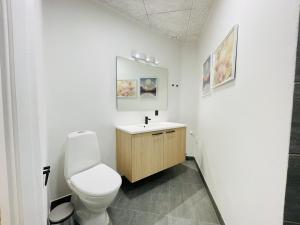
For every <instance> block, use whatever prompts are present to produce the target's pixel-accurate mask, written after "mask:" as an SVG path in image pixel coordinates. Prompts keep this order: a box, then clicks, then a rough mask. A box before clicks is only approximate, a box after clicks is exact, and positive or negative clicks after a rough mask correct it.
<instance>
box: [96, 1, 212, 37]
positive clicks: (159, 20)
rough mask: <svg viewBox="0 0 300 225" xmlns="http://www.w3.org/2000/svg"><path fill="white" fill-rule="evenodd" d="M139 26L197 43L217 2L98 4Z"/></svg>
mask: <svg viewBox="0 0 300 225" xmlns="http://www.w3.org/2000/svg"><path fill="white" fill-rule="evenodd" d="M98 1H99V2H101V3H103V4H105V5H107V6H109V7H111V8H113V9H115V10H117V11H118V12H119V13H121V14H123V15H126V16H129V17H131V18H133V19H135V20H136V21H138V22H139V23H142V24H144V25H146V26H148V27H149V28H151V29H155V30H157V31H159V32H161V33H164V34H166V35H168V36H169V37H171V38H175V39H179V40H194V39H197V38H198V37H199V36H200V35H201V29H202V28H203V25H204V23H205V21H206V20H207V18H208V15H209V13H210V11H211V9H212V6H213V3H214V0H98Z"/></svg>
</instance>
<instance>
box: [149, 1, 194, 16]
mask: <svg viewBox="0 0 300 225" xmlns="http://www.w3.org/2000/svg"><path fill="white" fill-rule="evenodd" d="M144 2H145V6H146V10H147V13H148V14H153V13H162V12H172V11H179V10H186V9H191V8H192V3H193V0H144Z"/></svg>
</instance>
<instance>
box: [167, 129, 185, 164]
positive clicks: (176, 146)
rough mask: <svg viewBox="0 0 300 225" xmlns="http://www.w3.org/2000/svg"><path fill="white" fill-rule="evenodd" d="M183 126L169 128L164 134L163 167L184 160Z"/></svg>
mask: <svg viewBox="0 0 300 225" xmlns="http://www.w3.org/2000/svg"><path fill="white" fill-rule="evenodd" d="M185 135H186V134H185V128H178V129H171V130H167V131H166V132H165V136H164V168H169V167H171V166H174V165H177V164H179V163H182V162H184V160H185Z"/></svg>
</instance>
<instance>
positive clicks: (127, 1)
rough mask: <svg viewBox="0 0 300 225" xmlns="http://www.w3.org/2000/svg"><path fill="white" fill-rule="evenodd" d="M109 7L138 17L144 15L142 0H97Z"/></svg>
mask: <svg viewBox="0 0 300 225" xmlns="http://www.w3.org/2000/svg"><path fill="white" fill-rule="evenodd" d="M98 1H99V2H102V3H104V4H106V5H109V6H110V7H112V8H114V9H116V10H118V11H119V12H121V13H125V14H127V15H129V16H132V17H134V18H136V19H138V18H139V17H140V16H142V15H146V14H147V13H146V10H145V6H144V3H143V0H98Z"/></svg>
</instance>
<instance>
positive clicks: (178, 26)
mask: <svg viewBox="0 0 300 225" xmlns="http://www.w3.org/2000/svg"><path fill="white" fill-rule="evenodd" d="M189 17H190V10H188V11H177V12H168V13H159V14H152V15H149V21H150V25H151V26H152V27H154V28H156V29H158V30H160V31H162V32H163V33H165V34H168V35H169V36H171V37H173V38H178V37H182V36H184V35H185V33H186V30H187V24H188V20H189Z"/></svg>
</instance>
